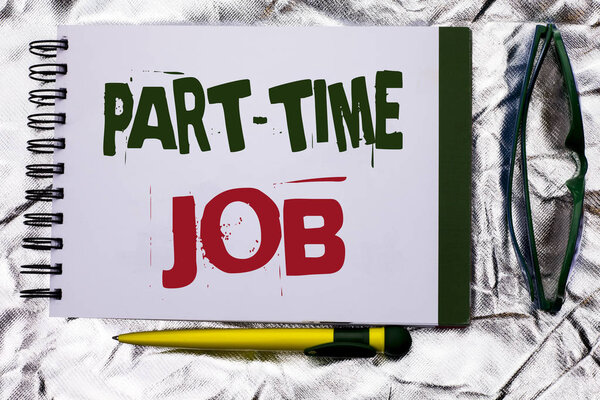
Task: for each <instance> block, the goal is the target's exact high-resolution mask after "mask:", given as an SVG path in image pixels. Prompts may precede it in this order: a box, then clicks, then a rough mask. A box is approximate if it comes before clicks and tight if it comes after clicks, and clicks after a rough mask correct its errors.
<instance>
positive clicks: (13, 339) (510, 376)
mask: <svg viewBox="0 0 600 400" xmlns="http://www.w3.org/2000/svg"><path fill="white" fill-rule="evenodd" d="M548 21H551V22H554V23H556V24H558V26H559V29H560V30H561V33H562V35H563V38H564V41H565V43H566V47H567V51H568V53H569V56H570V59H571V63H572V65H573V69H574V73H575V77H576V80H577V84H578V88H579V92H580V95H581V107H582V113H583V122H584V128H585V139H586V146H587V149H586V151H587V156H588V160H589V164H590V168H589V171H588V175H587V182H586V197H585V218H586V219H585V226H584V230H583V238H582V243H581V252H580V255H579V259H578V262H577V263H576V265H575V267H574V269H573V271H572V273H571V278H570V280H569V283H568V289H567V299H566V302H565V304H564V306H563V307H562V309H561V310H560V312H558V313H557V314H555V315H551V314H549V313H545V312H539V311H537V310H535V309H533V307H532V305H531V301H530V299H529V294H528V291H527V288H526V283H525V281H524V278H523V276H522V273H521V270H520V267H519V266H518V263H517V261H516V258H515V256H514V252H513V250H512V247H511V243H510V240H509V235H508V231H507V224H506V219H505V211H504V201H505V198H506V190H505V185H506V179H507V168H508V162H509V161H508V160H509V159H508V157H509V151H510V143H511V142H510V137H511V135H512V131H513V127H514V121H515V117H516V112H517V109H518V101H519V99H518V97H519V91H520V86H521V79H522V76H523V73H524V70H525V64H526V59H527V55H528V51H529V45H530V41H531V40H532V37H533V32H534V29H535V25H536V23H545V22H548ZM58 24H235V25H240V24H242V25H457V26H469V27H471V28H472V30H473V179H472V188H473V197H472V209H473V211H472V259H473V261H472V268H473V274H472V276H473V277H472V323H471V326H470V327H468V328H464V329H435V328H412V329H411V333H412V337H413V347H412V349H411V350H410V352H409V354H408V355H406V356H405V357H404V358H402V359H400V360H390V359H387V358H385V357H384V356H381V355H379V356H377V357H375V358H373V359H350V360H331V359H312V358H307V357H305V356H304V355H302V354H294V353H258V352H235V353H227V352H216V353H209V352H189V351H178V350H165V349H157V348H141V347H136V346H128V345H118V344H117V343H116V342H115V341H113V340H112V339H111V337H112V336H113V335H116V334H119V333H124V332H129V331H139V330H154V329H166V328H192V327H225V326H227V327H231V326H258V325H248V324H246V325H235V324H216V323H201V322H178V321H139V320H110V319H104V320H99V319H83V318H81V319H75V318H72V319H62V318H49V317H48V304H47V303H48V302H47V301H46V300H40V301H36V300H34V301H24V300H22V299H21V298H19V290H21V289H24V288H32V287H47V286H48V282H47V279H48V278H47V277H43V276H36V275H33V276H32V275H20V274H19V266H20V265H21V264H31V263H36V262H42V261H47V257H46V256H40V255H39V254H36V253H39V252H34V251H31V250H25V249H22V248H21V240H22V238H23V237H24V236H26V235H31V234H40V235H48V234H49V232H48V231H44V230H45V229H48V228H37V230H33V229H31V228H27V227H25V226H24V225H23V214H24V213H25V212H28V211H29V212H40V211H41V210H43V209H44V207H43V206H42V205H40V204H33V203H31V202H27V201H25V200H24V191H25V190H26V189H28V188H33V187H37V186H39V182H34V180H33V179H32V178H28V177H26V176H25V166H26V165H27V164H29V163H31V162H33V161H34V160H33V157H32V155H30V154H29V152H28V151H27V150H26V141H27V140H28V139H31V138H33V137H34V136H35V135H36V134H35V132H33V131H32V130H31V129H29V128H27V126H26V121H27V115H28V114H30V113H32V112H33V110H34V107H33V105H32V104H30V103H29V102H28V101H27V97H28V96H27V92H28V91H29V90H31V89H34V88H36V87H38V85H37V83H36V82H33V81H31V80H30V79H29V78H28V67H29V65H31V64H33V63H36V62H39V58H37V57H35V56H33V55H31V54H30V53H29V52H28V43H29V42H30V41H32V40H36V39H51V38H54V37H55V35H56V26H57V25H58ZM265 45H266V46H268V43H265ZM190 50H192V51H193V49H186V51H190ZM273 51H277V49H275V48H274V49H273ZM107 61H108V60H107ZM90 73H93V71H90ZM543 78H544V77H543V76H541V77H540V79H543ZM550 111H551V110H550ZM561 118H562V119H564V115H563V114H561V113H559V112H556V113H553V112H548V113H546V118H545V119H537V120H536V119H533V120H532V121H529V122H528V132H529V131H536V130H539V131H543V130H544V129H545V128H547V127H549V126H554V125H556V124H559V123H561V122H560V121H561ZM536 121H537V122H536ZM536 124H537V126H536ZM562 124H563V125H564V122H562ZM599 132H600V5H599V3H598V2H595V1H592V0H587V1H586V0H572V1H569V0H560V1H550V0H541V1H536V2H529V1H526V0H512V1H508V0H497V1H494V0H486V1H485V2H483V1H482V2H467V1H458V0H448V1H437V2H434V1H432V2H424V1H415V0H410V1H402V0H397V1H393V0H381V1H375V0H362V1H361V0H347V1H341V0H335V1H326V0H323V1H316V0H305V1H302V0H279V1H278V0H272V1H271V0H268V1H260V0H238V1H234V0H206V1H191V2H186V1H182V0H178V1H177V0H173V1H157V0H156V1H154V0H153V1H136V0H129V1H128V0H113V1H99V0H96V1H94V0H82V1H76V0H56V1H25V0H0V178H1V179H0V182H1V188H2V189H1V196H0V229H1V231H0V232H1V234H0V244H1V246H0V397H1V398H2V399H178V400H180V399H230V398H232V399H238V398H241V399H251V398H252V399H272V398H275V399H277V398H286V399H295V398H310V399H362V398H385V399H390V398H391V399H428V398H435V399H456V398H468V399H500V398H503V399H532V398H542V399H593V398H596V399H597V398H600V273H599V270H600V247H599V246H598V243H599V239H600V237H599V235H600V174H599V172H600V171H599V166H598V161H599V160H600V153H599V152H600V139H599ZM39 160H40V158H39V157H37V158H36V160H35V161H37V162H39ZM537 174H538V175H537V178H538V179H539V177H540V176H541V177H542V178H543V177H547V178H548V179H549V180H550V178H551V175H552V168H551V165H550V166H549V167H548V168H547V169H544V168H543V167H540V168H538V170H537ZM90 213H94V210H90ZM98 218H101V216H98ZM40 257H41V258H40ZM45 257H46V258H45ZM106 295H107V296H110V293H109V292H107V293H106Z"/></svg>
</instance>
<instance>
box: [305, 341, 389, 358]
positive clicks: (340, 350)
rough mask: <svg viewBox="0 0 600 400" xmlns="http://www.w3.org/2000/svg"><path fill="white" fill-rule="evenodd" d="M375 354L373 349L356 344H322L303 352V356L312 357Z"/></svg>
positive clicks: (347, 356) (366, 355)
mask: <svg viewBox="0 0 600 400" xmlns="http://www.w3.org/2000/svg"><path fill="white" fill-rule="evenodd" d="M376 353H377V351H376V350H375V348H374V347H372V346H369V345H368V344H364V343H356V342H331V343H323V344H319V345H317V346H313V347H309V348H307V349H305V350H304V354H306V355H307V356H314V357H341V358H351V357H373V356H374V355H375V354H376Z"/></svg>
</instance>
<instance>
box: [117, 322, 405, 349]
mask: <svg viewBox="0 0 600 400" xmlns="http://www.w3.org/2000/svg"><path fill="white" fill-rule="evenodd" d="M113 339H115V340H117V341H119V342H120V343H129V344H135V345H140V346H161V347H175V348H181V349H198V350H266V351H303V352H304V354H306V355H308V356H324V357H373V356H374V355H375V354H376V353H385V354H386V355H388V356H390V357H401V356H403V355H405V354H406V353H407V352H408V349H409V348H410V345H411V343H412V340H411V338H410V334H409V333H408V331H407V330H406V328H404V327H401V326H386V327H378V328H263V329H260V328H259V329H253V328H250V329H189V330H170V331H149V332H133V333H126V334H123V335H118V336H114V337H113Z"/></svg>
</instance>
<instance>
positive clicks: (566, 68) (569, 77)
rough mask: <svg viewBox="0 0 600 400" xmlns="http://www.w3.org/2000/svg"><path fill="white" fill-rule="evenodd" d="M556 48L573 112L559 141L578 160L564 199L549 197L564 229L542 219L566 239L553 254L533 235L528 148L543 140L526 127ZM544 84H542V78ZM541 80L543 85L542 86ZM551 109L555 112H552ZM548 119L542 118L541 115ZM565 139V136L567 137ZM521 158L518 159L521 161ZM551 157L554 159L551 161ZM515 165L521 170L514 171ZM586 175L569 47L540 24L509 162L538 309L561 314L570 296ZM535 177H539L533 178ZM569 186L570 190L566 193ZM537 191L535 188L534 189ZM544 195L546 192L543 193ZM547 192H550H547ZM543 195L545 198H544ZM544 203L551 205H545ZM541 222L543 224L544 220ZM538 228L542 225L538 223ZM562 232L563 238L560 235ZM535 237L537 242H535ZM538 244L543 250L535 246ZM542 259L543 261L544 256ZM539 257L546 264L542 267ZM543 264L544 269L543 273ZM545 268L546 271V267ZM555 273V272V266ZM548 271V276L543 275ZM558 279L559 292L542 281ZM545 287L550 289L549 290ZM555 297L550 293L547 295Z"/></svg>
mask: <svg viewBox="0 0 600 400" xmlns="http://www.w3.org/2000/svg"><path fill="white" fill-rule="evenodd" d="M551 44H553V45H554V49H555V54H556V60H557V63H558V67H559V68H558V69H559V71H560V74H561V75H562V80H563V81H564V86H563V85H561V86H562V87H561V90H564V92H566V100H567V103H568V107H567V110H568V114H569V129H568V132H567V134H566V137H564V140H562V137H561V140H560V142H562V143H559V144H560V145H562V147H563V150H565V151H567V152H568V153H569V157H572V159H573V160H574V161H575V172H574V174H573V175H572V176H571V177H570V178H569V179H566V178H565V179H566V182H564V181H561V182H560V183H559V185H557V187H558V186H560V187H559V188H558V189H557V191H561V190H562V192H561V193H562V194H561V195H556V196H553V195H551V196H549V198H550V200H554V201H555V203H556V204H558V205H555V206H554V211H555V210H568V213H569V214H567V215H566V217H565V218H563V219H562V220H563V221H564V226H565V229H563V230H562V232H561V230H560V229H555V228H554V225H555V224H556V222H557V221H559V220H560V217H557V216H555V215H552V212H551V213H542V215H541V217H539V218H541V219H542V220H544V221H545V224H546V226H550V227H551V228H550V229H548V228H546V229H545V230H546V232H545V233H546V237H554V238H557V239H558V240H561V241H562V244H561V245H560V246H550V247H552V248H550V249H549V250H545V249H543V248H542V247H546V248H547V247H548V246H547V245H546V246H542V245H543V244H544V243H543V241H541V240H540V238H539V232H538V236H536V235H534V225H536V224H534V215H533V214H532V203H535V201H533V200H532V199H533V198H534V197H536V198H538V199H539V198H540V193H539V191H535V190H534V191H532V186H531V184H530V183H531V180H532V179H531V178H532V177H531V176H528V169H527V167H528V164H529V163H530V162H531V159H532V157H531V155H530V157H529V161H528V155H527V151H526V150H527V144H528V143H529V144H530V145H533V146H535V145H536V143H538V141H537V140H536V141H534V142H530V141H531V140H532V139H531V138H530V139H529V140H530V141H527V140H526V139H527V136H526V126H527V113H528V111H529V109H530V103H531V99H532V94H533V92H534V86H535V85H536V82H537V81H538V77H539V75H540V70H541V69H542V65H543V64H544V59H546V55H547V54H548V50H549V49H550V47H551ZM539 81H540V82H541V81H543V80H541V79H540V80H539ZM540 82H538V84H539V83H540ZM547 83H550V84H552V83H555V81H554V80H550V82H547ZM542 97H543V99H542V100H543V101H551V99H550V98H549V97H544V96H542ZM551 111H552V110H551ZM548 115H550V116H552V117H553V118H554V117H555V115H553V114H552V113H550V114H548ZM542 118H543V116H542ZM562 135H563V136H564V132H563V133H562ZM517 159H519V161H517ZM547 159H551V158H547ZM515 166H516V168H515ZM515 169H517V170H519V172H520V174H516V173H515ZM554 170H555V171H558V173H557V174H555V175H559V174H560V172H561V170H562V169H561V168H560V167H556V166H555V169H554ZM532 171H533V172H532V174H537V175H540V173H539V169H537V168H533V169H532ZM586 171H587V160H586V158H585V143H584V135H583V121H582V117H581V108H580V106H579V96H578V93H577V87H576V84H575V78H574V76H573V70H572V68H571V64H570V62H569V57H568V55H567V51H566V49H565V45H564V42H563V40H562V37H561V35H560V32H559V31H558V29H557V28H556V26H554V25H553V24H548V25H546V26H542V25H538V26H537V27H536V30H535V36H534V40H533V43H532V46H531V50H530V55H529V60H528V63H527V69H526V74H525V78H524V81H523V86H522V88H521V96H520V103H519V112H518V115H517V122H516V127H515V135H514V138H513V144H512V153H511V161H510V170H509V177H508V192H507V197H508V201H507V206H506V211H507V219H508V228H509V233H510V237H511V240H512V243H513V247H514V249H515V253H516V256H517V259H518V261H519V264H520V265H521V267H522V269H523V272H524V275H525V278H526V279H527V282H528V285H529V292H530V294H531V299H532V301H533V302H534V304H535V306H536V307H537V308H539V309H542V310H546V311H550V312H556V311H558V310H559V309H560V308H561V306H562V304H563V302H564V297H565V291H566V285H567V278H568V276H569V271H570V270H571V267H572V266H573V264H574V262H575V260H576V258H577V251H578V248H579V242H580V239H581V231H582V226H583V197H584V176H585V173H586ZM534 178H535V176H534ZM565 188H566V189H565ZM533 189H536V188H535V187H533ZM543 194H544V193H542V195H543ZM546 194H547V193H546ZM542 197H543V196H542ZM544 201H545V202H546V203H544ZM548 201H549V200H548V198H546V200H544V199H542V201H541V202H540V201H537V204H534V205H536V207H535V208H536V212H539V211H540V206H543V205H544V204H547V203H548ZM539 218H538V220H539ZM536 228H539V224H537V225H536ZM561 233H562V235H561ZM536 237H537V239H538V241H537V242H536ZM536 244H538V245H540V246H536ZM540 255H542V257H539V256H540ZM548 255H553V256H552V257H553V258H554V259H555V260H556V261H555V264H556V268H554V269H553V270H551V271H549V269H548V267H549V266H548V265H547V264H552V262H550V261H549V260H551V258H552V257H549V256H548ZM540 258H541V259H542V263H540ZM540 266H542V269H540ZM544 267H545V268H544ZM550 269H551V268H550ZM542 272H544V274H542ZM549 276H550V277H554V278H555V279H556V281H557V283H556V286H555V288H552V289H550V288H549V286H548V284H547V283H546V282H545V281H544V282H543V278H548V277H549ZM544 289H546V291H544ZM548 294H550V295H548Z"/></svg>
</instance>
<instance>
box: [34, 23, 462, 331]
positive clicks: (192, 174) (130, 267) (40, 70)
mask: <svg viewBox="0 0 600 400" xmlns="http://www.w3.org/2000/svg"><path fill="white" fill-rule="evenodd" d="M31 49H32V52H33V53H34V54H37V55H38V56H42V58H45V59H44V60H42V61H40V62H39V63H38V64H37V65H34V66H32V68H31V76H32V78H34V79H37V80H41V81H42V82H43V83H42V85H41V86H39V88H37V89H36V90H34V91H33V92H32V94H31V100H32V101H34V102H36V104H37V109H36V110H35V111H34V115H31V116H30V126H32V127H33V128H34V129H36V130H40V129H42V131H41V132H37V134H36V135H37V136H36V139H35V140H38V141H35V140H33V141H30V144H29V145H30V149H31V150H32V151H34V152H35V151H37V152H52V153H53V161H52V164H51V165H50V166H48V165H46V166H45V167H37V169H34V170H33V175H34V176H36V177H38V178H40V186H39V187H38V188H34V189H32V190H30V191H29V192H28V193H29V196H30V198H31V199H33V200H36V201H43V200H52V213H46V214H44V213H41V214H36V215H34V216H32V215H31V214H30V215H29V216H28V218H30V222H32V223H33V224H36V223H37V224H38V225H40V224H42V225H44V224H45V225H51V228H48V229H51V236H49V237H45V238H27V239H26V240H27V241H28V244H29V245H30V247H31V248H36V249H37V250H40V249H44V248H51V264H50V265H48V266H44V267H43V266H38V268H45V271H46V272H51V277H50V289H45V290H38V291H35V290H33V291H31V290H30V291H25V292H26V293H25V295H26V296H28V297H50V300H49V301H50V315H51V316H55V317H98V318H139V319H176V320H216V321H265V322H335V323H358V324H404V325H408V324H410V325H465V324H467V323H468V322H469V315H470V312H469V305H470V296H469V281H470V264H471V263H470V179H471V169H470V159H471V36H470V31H469V30H468V29H466V28H450V27H443V28H438V27H302V28H301V27H293V28H288V27H285V28H284V27H216V26H212V27H201V26H61V27H59V29H58V40H57V41H41V42H34V43H32V45H31ZM55 54H56V57H55V58H53V56H54V55H55ZM32 59H33V56H32ZM53 81H55V82H53ZM52 105H54V108H52ZM32 109H33V107H32ZM48 128H50V129H52V128H54V129H53V130H50V129H48ZM43 129H48V130H47V131H46V130H43ZM40 137H43V139H41V140H42V141H41V142H40V141H39V140H40V139H39V138H40ZM40 157H41V156H40ZM41 159H42V158H40V160H41ZM40 175H41V176H40ZM49 176H51V177H52V187H49V186H44V185H48V184H49V182H48V177H49ZM29 267H30V268H31V266H29Z"/></svg>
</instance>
